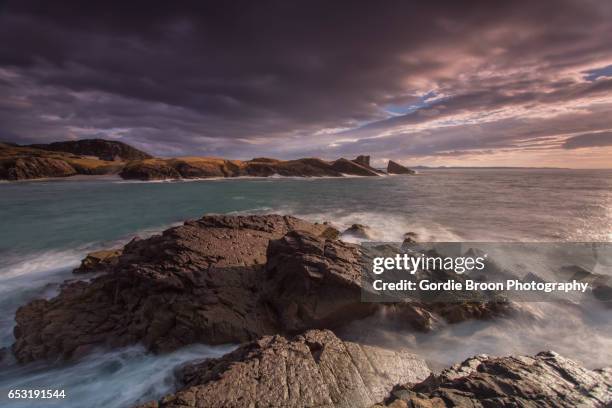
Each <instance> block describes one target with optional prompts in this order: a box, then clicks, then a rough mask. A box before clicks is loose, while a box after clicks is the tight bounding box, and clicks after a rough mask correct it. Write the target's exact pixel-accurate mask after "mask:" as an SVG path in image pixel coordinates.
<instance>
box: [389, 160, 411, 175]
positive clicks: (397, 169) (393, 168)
mask: <svg viewBox="0 0 612 408" xmlns="http://www.w3.org/2000/svg"><path fill="white" fill-rule="evenodd" d="M387 173H389V174H414V173H415V171H414V170H411V169H409V168H408V167H405V166H402V165H401V164H399V163H396V162H394V161H393V160H389V164H387Z"/></svg>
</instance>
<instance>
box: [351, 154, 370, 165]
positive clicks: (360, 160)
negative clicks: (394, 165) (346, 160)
mask: <svg viewBox="0 0 612 408" xmlns="http://www.w3.org/2000/svg"><path fill="white" fill-rule="evenodd" d="M353 161H354V162H355V163H357V164H361V165H362V166H367V167H370V156H364V155H361V156H357V158H356V159H355V160H353Z"/></svg>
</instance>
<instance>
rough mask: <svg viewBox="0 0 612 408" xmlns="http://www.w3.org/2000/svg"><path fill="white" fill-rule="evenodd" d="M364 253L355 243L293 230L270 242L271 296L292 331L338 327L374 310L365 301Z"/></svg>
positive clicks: (268, 294)
mask: <svg viewBox="0 0 612 408" xmlns="http://www.w3.org/2000/svg"><path fill="white" fill-rule="evenodd" d="M363 262H364V258H363V257H362V254H361V252H360V250H359V248H358V247H357V246H355V245H351V244H346V243H344V242H342V241H335V240H325V239H321V238H319V237H317V236H314V235H312V234H308V233H304V232H302V231H291V232H289V233H288V234H287V235H285V236H284V237H283V238H281V239H279V240H276V241H271V242H270V246H269V247H268V263H267V265H266V271H267V276H266V283H265V290H266V298H267V299H268V302H269V304H270V305H272V307H273V308H274V309H275V311H276V313H277V315H278V316H279V319H280V322H281V326H282V327H284V328H285V329H286V330H287V331H289V332H301V331H304V330H306V329H308V328H333V327H335V326H338V325H339V323H340V324H342V323H346V322H349V321H352V320H355V319H358V318H362V317H365V316H367V315H369V314H371V313H373V312H374V311H375V310H376V308H377V306H378V305H376V304H375V303H365V302H361V296H360V294H361V271H362V269H363V268H365V265H363Z"/></svg>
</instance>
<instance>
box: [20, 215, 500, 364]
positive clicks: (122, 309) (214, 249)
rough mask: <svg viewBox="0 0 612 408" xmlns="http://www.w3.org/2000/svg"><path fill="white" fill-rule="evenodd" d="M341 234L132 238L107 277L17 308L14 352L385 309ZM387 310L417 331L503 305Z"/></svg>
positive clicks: (361, 257) (259, 226) (239, 223)
mask: <svg viewBox="0 0 612 408" xmlns="http://www.w3.org/2000/svg"><path fill="white" fill-rule="evenodd" d="M335 234H337V231H335V232H334V231H332V233H330V227H329V225H325V224H311V223H308V222H305V221H302V220H299V219H297V218H294V217H288V216H279V215H267V216H205V217H203V218H201V219H199V220H196V221H188V222H186V223H185V224H184V225H182V226H179V227H175V228H171V229H168V230H166V231H164V232H163V234H161V235H158V236H154V237H151V238H149V239H146V240H134V241H132V242H130V243H129V244H127V245H126V246H125V247H124V249H123V253H122V254H121V256H119V259H118V260H117V261H116V264H115V265H114V266H110V267H108V268H106V267H104V271H105V272H106V273H105V274H103V275H101V276H98V277H95V278H93V279H91V280H90V281H88V282H72V283H68V284H66V285H64V287H63V288H62V290H61V292H60V294H59V295H58V296H57V297H55V298H53V299H50V300H35V301H33V302H31V303H29V304H28V305H26V306H23V307H21V308H20V309H18V311H17V313H16V322H17V325H16V327H15V330H14V334H15V339H16V340H15V343H14V345H13V352H14V354H15V356H16V357H17V359H18V360H20V361H31V360H36V359H44V358H56V357H60V358H70V357H75V356H79V355H81V354H83V353H86V352H88V351H89V350H91V349H92V348H93V347H96V346H106V347H118V346H126V345H129V344H134V343H137V342H141V343H143V344H144V345H145V346H146V347H147V348H148V349H150V350H152V351H156V352H164V351H170V350H174V349H177V348H179V347H181V346H184V345H187V344H190V343H194V342H204V343H208V344H220V343H232V342H243V341H247V340H252V339H254V338H258V337H260V336H262V335H268V334H277V333H296V332H301V331H303V330H306V329H310V328H334V327H338V326H341V325H343V324H346V323H350V322H351V321H353V320H355V319H359V318H362V317H365V316H367V315H369V314H371V313H373V312H374V311H376V310H378V309H379V308H380V307H381V306H380V304H378V303H367V302H362V298H361V279H360V276H361V275H360V274H361V270H362V268H363V267H364V262H367V261H366V259H367V258H366V257H365V255H366V254H363V253H362V252H361V251H362V249H361V248H360V247H358V246H356V245H350V244H346V243H344V242H342V241H338V240H335V239H333V238H330V235H332V236H333V235H335ZM113 262H115V261H113ZM389 309H392V311H393V313H391V312H389V313H387V316H388V318H394V317H395V318H397V319H399V320H400V321H401V322H403V323H405V324H406V325H409V326H411V327H413V328H416V329H419V330H430V329H432V328H434V327H435V324H436V323H437V322H439V321H441V320H442V319H448V320H449V321H453V322H456V321H461V320H465V319H469V318H473V317H489V316H493V315H496V313H497V311H496V309H495V308H493V307H492V306H491V305H490V304H488V303H481V304H480V303H478V304H462V303H452V304H447V305H444V304H427V303H419V302H397V303H396V304H395V305H394V306H393V308H389Z"/></svg>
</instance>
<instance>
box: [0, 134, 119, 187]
mask: <svg viewBox="0 0 612 408" xmlns="http://www.w3.org/2000/svg"><path fill="white" fill-rule="evenodd" d="M122 167H123V162H110V161H106V160H100V159H99V158H97V157H94V156H89V155H87V156H85V155H77V154H72V153H67V152H56V151H48V150H43V149H37V148H34V147H25V146H17V145H11V144H7V143H0V179H2V180H27V179H38V178H48V177H68V176H73V175H76V174H87V175H94V174H112V173H118V172H119V171H120V170H121V168H122Z"/></svg>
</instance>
